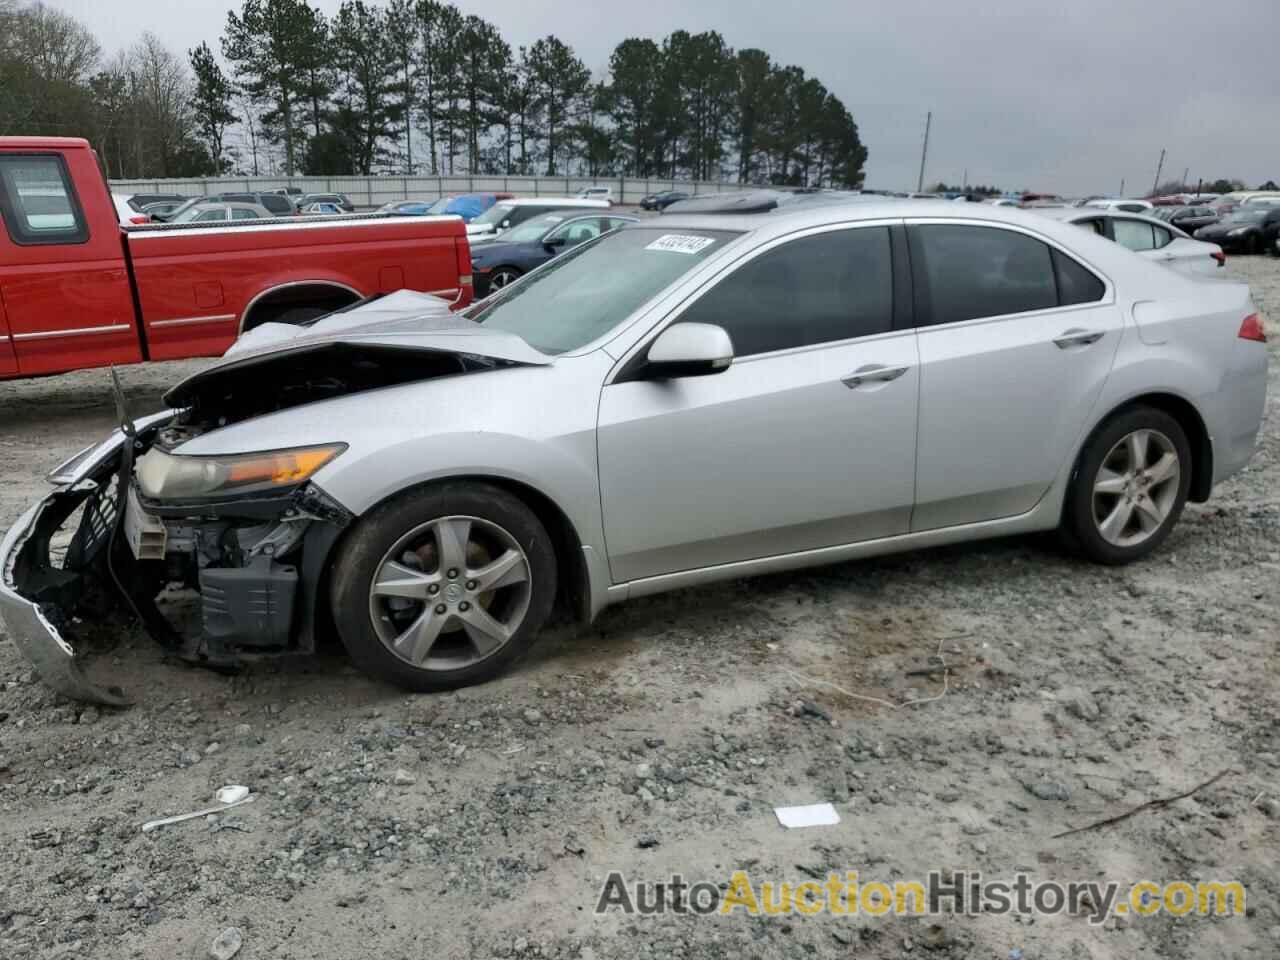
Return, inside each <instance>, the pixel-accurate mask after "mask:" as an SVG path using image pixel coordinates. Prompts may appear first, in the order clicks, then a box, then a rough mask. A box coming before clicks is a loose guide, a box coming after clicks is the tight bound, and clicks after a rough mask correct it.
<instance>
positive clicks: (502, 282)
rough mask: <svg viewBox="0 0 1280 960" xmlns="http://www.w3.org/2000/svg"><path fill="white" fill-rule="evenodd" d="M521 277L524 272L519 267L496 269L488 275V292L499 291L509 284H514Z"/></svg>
mask: <svg viewBox="0 0 1280 960" xmlns="http://www.w3.org/2000/svg"><path fill="white" fill-rule="evenodd" d="M522 276H524V271H523V270H521V269H520V268H519V267H498V268H497V269H496V270H494V271H493V273H491V274H489V291H490V292H491V293H492V292H493V291H495V290H501V289H502V288H503V287H505V286H506V285H507V284H509V283H515V282H516V281H517V280H519V279H520V278H521V277H522Z"/></svg>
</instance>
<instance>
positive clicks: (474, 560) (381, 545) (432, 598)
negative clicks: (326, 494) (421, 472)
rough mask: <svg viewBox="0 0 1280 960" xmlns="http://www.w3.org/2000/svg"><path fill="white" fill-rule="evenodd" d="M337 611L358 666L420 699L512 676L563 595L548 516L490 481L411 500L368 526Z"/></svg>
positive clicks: (411, 495) (355, 541)
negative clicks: (545, 522) (506, 673)
mask: <svg viewBox="0 0 1280 960" xmlns="http://www.w3.org/2000/svg"><path fill="white" fill-rule="evenodd" d="M332 587H333V589H332V591H331V601H330V602H331V605H332V609H333V617H334V621H335V623H336V625H337V628H338V633H339V635H340V636H341V638H342V642H343V644H344V645H345V646H346V648H347V651H348V652H349V653H350V654H351V659H352V660H354V661H355V662H356V664H357V665H358V666H359V667H360V668H361V669H363V670H364V671H365V672H366V673H369V674H371V675H373V676H375V677H378V678H380V679H382V680H387V681H389V682H391V683H394V684H396V685H398V686H401V687H404V688H406V689H409V690H415V691H431V690H448V689H453V688H455V687H463V686H468V685H470V684H473V683H480V682H482V681H485V680H488V679H490V678H492V677H494V676H496V675H498V674H499V673H501V672H502V671H503V670H504V669H506V667H507V666H509V665H510V664H511V663H512V662H513V661H514V660H515V659H517V658H518V657H519V656H520V655H521V654H523V653H524V652H525V651H526V650H528V648H529V647H530V645H531V644H532V643H533V640H534V638H535V636H536V635H537V633H538V630H539V629H540V628H541V627H542V624H543V623H544V622H545V621H546V619H547V616H548V615H549V614H550V612H551V606H552V603H553V602H554V600H555V595H556V558H555V553H554V551H553V549H552V546H551V539H550V537H549V536H548V535H547V532H546V530H545V529H543V526H542V524H541V523H540V522H539V521H538V519H537V517H535V516H534V515H533V513H532V512H531V511H530V510H529V509H528V507H526V506H525V505H524V504H523V503H522V502H521V501H520V500H519V499H517V498H516V497H514V496H512V495H511V494H509V493H507V492H506V491H504V490H501V489H499V488H497V487H494V486H491V485H489V484H483V483H448V484H443V485H441V486H436V487H428V488H424V489H420V490H414V491H410V492H408V493H406V494H403V495H401V496H400V497H397V498H395V499H394V500H391V501H389V502H388V503H386V504H384V505H383V506H380V507H378V508H376V509H375V510H374V511H373V512H371V513H370V514H369V515H368V516H367V517H365V518H364V519H362V520H361V521H360V523H359V525H358V526H357V527H356V528H355V530H354V531H353V533H352V535H351V536H350V538H349V539H348V540H347V541H346V542H345V543H344V545H343V546H342V548H341V551H340V553H339V556H338V558H337V561H336V562H335V565H334V573H333V582H332Z"/></svg>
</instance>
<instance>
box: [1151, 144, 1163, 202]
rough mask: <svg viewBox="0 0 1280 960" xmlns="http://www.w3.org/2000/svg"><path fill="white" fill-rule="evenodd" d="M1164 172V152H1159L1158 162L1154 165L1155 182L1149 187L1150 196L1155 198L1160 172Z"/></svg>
mask: <svg viewBox="0 0 1280 960" xmlns="http://www.w3.org/2000/svg"><path fill="white" fill-rule="evenodd" d="M1162 170H1164V150H1163V149H1162V150H1161V151H1160V162H1159V163H1158V164H1156V182H1155V183H1153V184H1152V185H1151V195H1152V196H1155V193H1156V187H1158V186H1160V172H1161V171H1162Z"/></svg>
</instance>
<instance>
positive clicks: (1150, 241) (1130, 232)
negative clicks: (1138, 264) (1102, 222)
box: [1112, 219, 1156, 251]
mask: <svg viewBox="0 0 1280 960" xmlns="http://www.w3.org/2000/svg"><path fill="white" fill-rule="evenodd" d="M1112 227H1113V228H1114V229H1115V232H1116V243H1118V244H1120V246H1122V247H1128V248H1129V249H1130V250H1137V251H1142V250H1154V249H1155V248H1156V236H1155V234H1154V233H1152V231H1151V224H1149V223H1143V222H1142V221H1140V220H1120V219H1117V220H1115V221H1113V222H1112Z"/></svg>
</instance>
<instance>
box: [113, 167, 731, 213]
mask: <svg viewBox="0 0 1280 960" xmlns="http://www.w3.org/2000/svg"><path fill="white" fill-rule="evenodd" d="M283 187H298V188H300V189H301V190H302V191H303V193H345V194H346V195H347V196H348V197H350V198H351V201H352V203H354V204H355V205H356V206H357V207H367V208H371V207H379V206H381V205H382V204H384V203H389V202H390V201H392V200H435V199H438V198H439V197H445V196H449V195H451V194H457V193H499V192H504V193H514V194H515V195H516V196H518V197H571V196H573V195H574V194H575V193H577V192H578V191H579V190H582V189H584V188H585V187H612V188H613V199H614V202H615V203H624V204H636V203H639V202H640V199H641V198H642V197H644V196H646V195H648V194H650V193H660V192H662V191H664V190H686V191H688V192H689V193H724V192H726V191H732V190H741V189H742V185H741V184H738V183H731V182H724V181H711V180H708V181H703V180H644V179H637V178H635V177H600V178H597V179H594V180H593V179H591V178H587V177H501V176H486V175H483V174H477V175H475V176H468V175H462V176H441V177H423V176H416V177H385V176H384V177H247V178H246V177H210V178H207V179H188V180H112V181H111V189H112V190H114V191H116V192H119V193H180V194H183V195H185V196H208V195H210V194H214V193H270V192H271V191H273V190H279V189H281V188H283Z"/></svg>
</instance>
